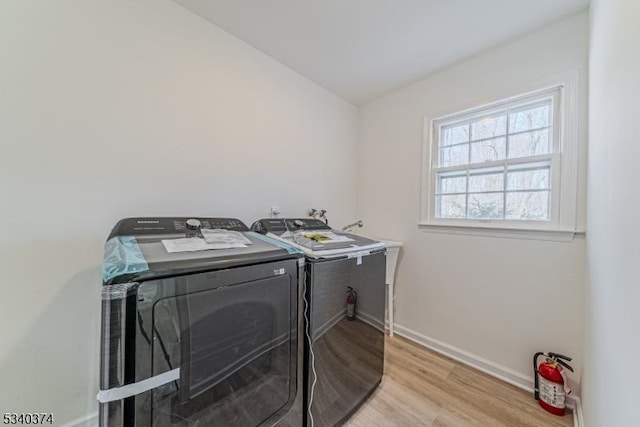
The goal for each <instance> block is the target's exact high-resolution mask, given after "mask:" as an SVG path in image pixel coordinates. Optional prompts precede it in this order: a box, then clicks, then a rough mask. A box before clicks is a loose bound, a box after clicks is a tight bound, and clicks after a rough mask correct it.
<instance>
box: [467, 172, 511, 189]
mask: <svg viewBox="0 0 640 427" xmlns="http://www.w3.org/2000/svg"><path fill="white" fill-rule="evenodd" d="M503 190H504V172H503V169H502V168H491V169H481V170H480V171H473V172H471V174H470V175H469V192H470V193H475V192H481V191H503Z"/></svg>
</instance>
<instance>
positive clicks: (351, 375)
mask: <svg viewBox="0 0 640 427" xmlns="http://www.w3.org/2000/svg"><path fill="white" fill-rule="evenodd" d="M252 229H254V230H256V231H259V232H262V233H266V235H267V236H270V237H273V238H274V239H281V240H282V241H283V242H287V243H289V244H292V245H295V246H296V247H298V248H300V249H301V250H303V251H304V253H305V255H306V260H307V262H306V266H305V274H306V281H307V286H306V287H307V292H306V297H307V301H308V303H309V305H308V307H309V308H308V311H307V318H308V320H309V322H308V325H307V328H308V331H307V336H306V338H307V354H306V357H305V371H306V373H305V402H306V407H305V412H306V415H307V421H306V422H307V424H306V425H307V426H309V427H311V426H313V427H326V426H336V425H340V424H343V423H344V422H345V421H346V420H347V419H348V418H349V417H350V416H351V415H352V414H353V412H355V411H356V410H357V409H358V407H359V406H360V405H361V404H362V403H363V402H364V401H365V400H366V399H367V398H368V397H369V396H370V395H371V393H372V392H373V391H374V390H375V389H376V387H377V386H378V385H379V384H380V381H381V379H382V374H383V367H384V317H385V272H386V252H385V247H384V244H383V243H381V242H378V241H375V240H371V239H368V238H366V237H362V236H358V235H356V234H351V233H344V232H340V231H337V230H333V229H331V228H330V227H329V226H328V225H326V224H325V223H324V222H322V221H320V220H316V219H309V218H290V219H278V218H269V219H263V220H260V221H257V222H255V223H254V224H253V226H252ZM349 288H353V289H354V290H355V291H356V292H357V303H356V305H355V316H348V315H347V314H348V311H347V291H348V289H349Z"/></svg>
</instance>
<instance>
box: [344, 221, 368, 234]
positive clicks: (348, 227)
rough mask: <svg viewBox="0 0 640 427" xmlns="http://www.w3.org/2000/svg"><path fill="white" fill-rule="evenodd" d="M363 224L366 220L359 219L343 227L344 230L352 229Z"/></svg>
mask: <svg viewBox="0 0 640 427" xmlns="http://www.w3.org/2000/svg"><path fill="white" fill-rule="evenodd" d="M363 225H364V222H362V220H357V221H356V222H354V223H352V224H349V225H345V226H344V227H342V231H350V230H351V229H352V228H353V227H362V226H363Z"/></svg>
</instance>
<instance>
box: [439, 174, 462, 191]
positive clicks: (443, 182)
mask: <svg viewBox="0 0 640 427" xmlns="http://www.w3.org/2000/svg"><path fill="white" fill-rule="evenodd" d="M439 181H440V185H439V187H438V193H464V192H466V191H467V176H466V175H449V176H447V175H440V176H439Z"/></svg>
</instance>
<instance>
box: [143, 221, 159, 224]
mask: <svg viewBox="0 0 640 427" xmlns="http://www.w3.org/2000/svg"><path fill="white" fill-rule="evenodd" d="M138 224H160V221H150V220H144V221H138Z"/></svg>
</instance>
